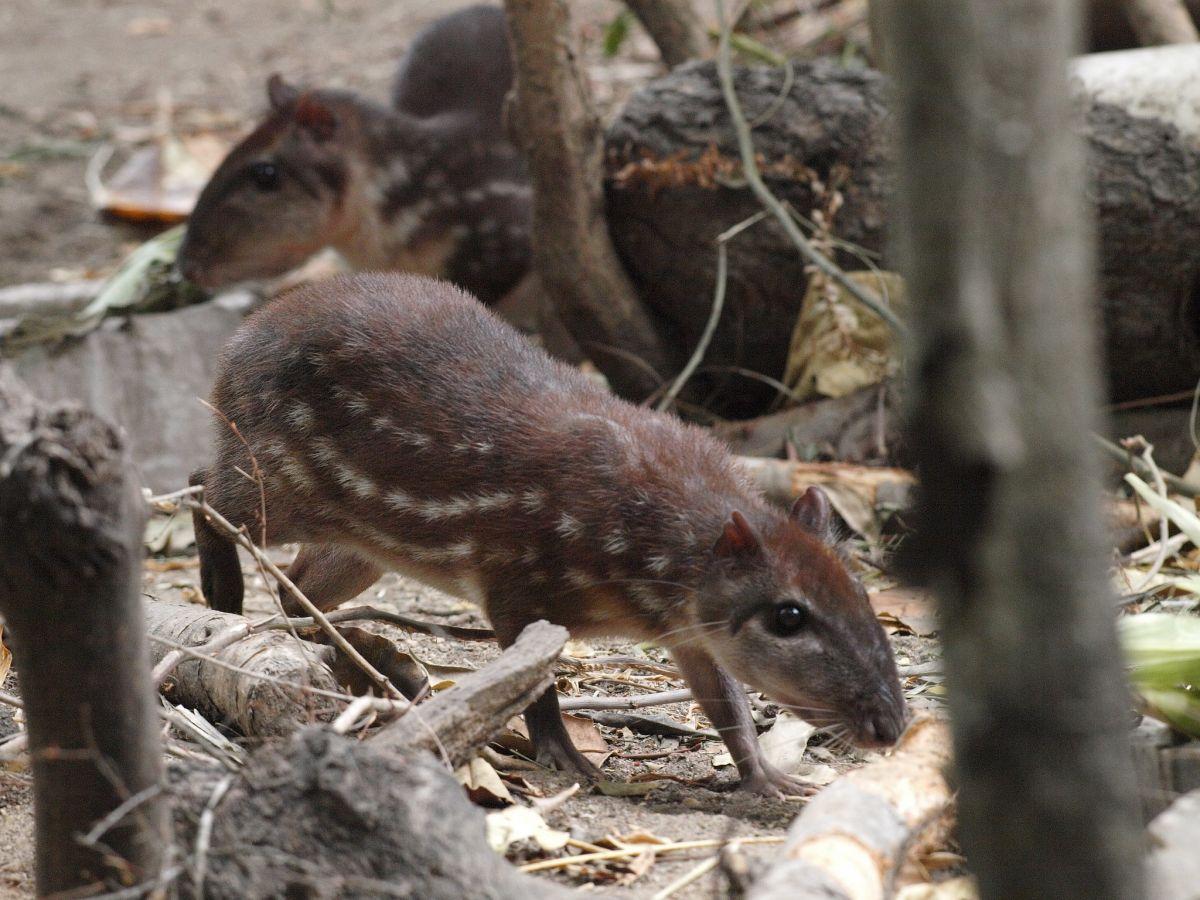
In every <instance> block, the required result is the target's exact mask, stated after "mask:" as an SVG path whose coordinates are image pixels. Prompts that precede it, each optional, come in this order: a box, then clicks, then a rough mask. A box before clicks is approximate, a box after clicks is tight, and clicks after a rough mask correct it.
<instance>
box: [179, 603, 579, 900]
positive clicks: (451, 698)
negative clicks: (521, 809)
mask: <svg viewBox="0 0 1200 900" xmlns="http://www.w3.org/2000/svg"><path fill="white" fill-rule="evenodd" d="M566 637H567V633H566V631H565V629H563V628H560V627H558V626H556V625H550V624H549V623H546V622H538V623H535V624H533V625H531V626H529V627H528V628H526V629H525V631H524V632H522V634H521V636H520V637H519V638H518V639H517V642H516V643H515V644H514V645H513V646H512V647H510V648H509V649H508V650H506V651H505V652H504V653H503V654H501V656H500V657H499V658H498V659H496V660H494V661H492V662H490V663H488V664H487V665H486V666H484V667H483V668H481V669H479V671H477V672H474V673H472V674H471V675H468V676H466V677H465V678H463V679H462V680H461V681H459V682H458V684H457V685H456V686H455V687H453V688H451V689H450V690H447V691H445V692H444V693H441V694H438V695H437V696H435V697H434V698H433V699H431V700H430V701H429V702H427V703H425V704H424V705H422V706H419V707H413V708H412V709H410V710H409V711H408V712H407V713H406V714H405V715H404V717H403V718H402V719H400V720H399V721H398V722H396V723H393V724H392V725H389V726H387V727H385V728H384V729H383V730H382V731H380V732H379V733H378V734H376V735H375V736H374V737H372V738H370V739H368V740H366V741H352V740H347V739H345V738H342V737H340V736H338V735H334V734H331V733H329V732H328V731H326V730H323V729H317V728H307V729H304V730H302V731H300V732H298V733H296V734H294V735H293V736H292V737H291V738H289V739H288V740H286V741H283V742H278V743H275V744H272V745H268V746H267V747H264V748H262V749H260V750H258V751H257V752H256V753H254V754H253V755H252V756H251V758H250V760H249V761H248V762H247V764H246V766H245V768H244V769H243V770H242V771H241V772H239V773H238V774H237V775H235V776H227V775H225V774H224V773H223V772H220V771H205V770H201V771H194V770H190V771H184V770H179V769H176V770H174V771H173V772H172V773H171V775H172V779H171V780H172V788H173V793H175V795H176V796H177V797H178V798H179V804H178V806H177V808H176V814H175V827H176V836H177V841H178V842H179V843H180V844H181V845H183V846H185V847H189V848H193V847H196V846H198V845H199V844H200V843H201V842H200V838H201V835H202V833H203V832H204V831H206V832H207V834H206V835H205V836H204V840H203V844H204V847H205V851H204V853H203V854H202V855H200V854H197V856H198V858H196V859H194V861H193V864H192V866H191V867H190V869H189V871H188V872H186V873H185V877H184V881H185V886H186V887H187V888H188V889H189V890H190V892H191V894H192V895H197V896H199V895H203V896H205V897H211V898H231V900H232V898H242V897H269V896H270V897H273V896H279V895H280V894H287V895H289V896H291V895H296V896H305V897H372V898H375V897H381V896H402V897H427V898H435V900H436V898H445V900H452V898H453V900H457V898H460V897H471V898H481V900H490V898H495V900H501V898H509V897H516V896H520V897H530V898H542V897H546V898H550V897H555V898H558V897H564V896H566V892H565V891H564V890H563V889H561V888H558V887H556V886H554V885H551V884H545V883H541V882H538V881H536V880H535V879H531V878H528V877H525V876H522V875H521V874H520V873H518V872H516V871H514V870H513V869H512V868H511V867H510V866H509V865H508V864H507V863H505V862H504V860H503V859H502V858H500V857H499V856H497V855H496V854H495V852H493V851H492V849H491V848H490V847H488V846H487V843H486V841H485V839H484V826H483V817H482V815H481V813H480V811H479V810H478V809H477V808H475V807H472V806H471V805H470V803H468V802H467V799H466V797H465V795H464V793H463V791H462V787H461V786H460V785H459V784H458V782H456V781H455V780H454V779H453V778H452V777H451V776H450V775H449V773H448V772H447V770H446V768H444V767H443V766H441V765H439V764H438V763H437V762H436V761H435V760H434V759H433V758H432V757H431V756H429V754H428V753H427V752H425V751H429V752H432V753H434V754H436V755H437V756H439V757H442V758H448V759H449V760H450V762H451V763H452V765H453V766H457V765H459V764H460V763H462V762H464V761H465V760H466V759H468V758H469V756H470V755H471V754H472V753H474V752H475V751H476V750H478V749H479V748H480V747H481V746H482V745H483V744H484V743H486V742H487V740H488V739H489V738H490V737H491V736H492V735H494V734H496V733H497V732H499V731H500V730H501V729H502V728H503V727H504V725H505V724H506V723H507V721H508V720H509V718H511V716H513V715H515V714H516V713H519V712H520V711H521V710H522V709H524V707H525V706H527V705H528V704H529V703H530V702H531V701H532V700H533V699H534V698H536V697H537V696H538V695H539V694H540V693H541V692H542V691H543V690H545V688H546V687H547V686H548V685H549V684H550V682H551V679H552V676H553V667H554V662H555V660H556V659H557V658H558V654H559V652H560V651H561V650H562V647H563V644H564V643H565V641H566ZM206 809H209V810H211V811H210V813H209V815H208V824H207V825H206V826H202V825H201V822H202V821H203V819H204V818H205V816H204V812H203V811H204V810H206Z"/></svg>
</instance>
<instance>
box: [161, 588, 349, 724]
mask: <svg viewBox="0 0 1200 900" xmlns="http://www.w3.org/2000/svg"><path fill="white" fill-rule="evenodd" d="M143 615H144V621H145V626H146V631H147V633H148V635H149V637H150V659H151V661H152V662H153V664H154V665H156V666H157V665H158V664H159V663H160V662H162V660H163V658H164V657H165V656H167V655H168V654H170V653H172V652H174V651H176V648H178V647H190V648H196V647H201V646H203V645H205V644H208V643H209V642H210V641H212V640H213V638H214V637H215V636H217V635H219V634H221V633H224V632H227V631H229V630H230V629H232V628H234V627H235V626H237V625H246V626H248V625H249V624H250V623H249V620H248V619H246V618H244V617H242V616H235V615H232V614H230V613H223V612H216V611H215V610H211V609H208V608H207V607H203V606H192V605H189V604H182V603H167V602H165V601H151V602H148V603H146V604H145V605H144V612H143ZM206 655H208V656H211V657H212V660H213V661H206V660H202V659H197V658H195V657H188V658H186V659H184V660H183V661H182V662H180V663H178V665H176V666H175V667H174V668H173V670H172V671H171V672H170V674H169V675H168V676H167V678H166V680H165V681H164V682H163V684H162V686H161V690H162V692H163V695H164V696H166V697H167V698H168V699H169V700H171V702H173V703H178V704H180V705H182V706H185V707H188V708H190V709H195V710H196V711H197V712H199V713H200V714H201V715H202V716H204V717H205V718H206V719H208V720H209V721H212V722H218V723H222V724H227V725H229V726H231V727H233V728H235V729H237V730H238V731H239V732H241V733H242V734H244V735H246V736H247V737H271V736H276V735H284V734H290V733H291V732H293V731H295V730H296V729H298V728H300V727H302V726H304V725H309V724H312V723H313V722H321V721H328V720H330V719H332V718H333V716H334V715H335V714H336V712H337V708H338V704H337V702H336V701H335V700H334V699H333V697H331V696H330V694H332V693H335V692H337V690H338V684H337V681H335V680H334V677H333V673H332V671H331V670H330V668H329V663H331V662H332V660H333V655H334V653H333V649H332V648H331V647H322V646H318V645H316V644H312V643H310V642H308V641H296V640H295V638H293V637H292V636H291V635H290V634H288V633H286V632H282V631H265V632H262V633H259V634H251V635H248V636H245V637H242V638H241V639H240V640H238V641H237V642H236V643H233V644H231V645H229V646H225V647H219V648H214V649H212V650H211V652H209V653H207V654H206Z"/></svg>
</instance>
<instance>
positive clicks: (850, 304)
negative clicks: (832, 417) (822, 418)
mask: <svg viewBox="0 0 1200 900" xmlns="http://www.w3.org/2000/svg"><path fill="white" fill-rule="evenodd" d="M846 274H847V277H849V278H850V279H851V280H852V281H854V282H856V283H857V284H859V285H861V286H863V287H865V288H868V289H870V290H872V291H874V292H875V293H876V294H877V295H878V296H879V297H880V298H881V299H883V300H884V301H885V303H886V304H887V305H888V306H889V307H890V308H892V309H894V310H897V311H899V312H900V313H903V311H904V307H905V292H904V280H903V279H902V278H901V277H900V276H899V275H897V274H896V273H894V272H878V273H877V272H847V273H846ZM893 338H894V335H893V334H892V330H891V328H890V327H889V326H888V324H887V323H886V322H884V321H883V320H882V319H880V318H879V317H878V316H877V315H875V314H874V313H873V312H871V311H870V310H868V309H867V308H866V307H864V306H863V305H862V304H861V303H860V302H859V301H858V300H856V299H855V298H854V297H853V296H852V295H851V294H850V293H849V292H848V291H846V290H845V289H844V288H842V287H841V286H839V285H837V284H835V283H833V282H831V281H829V280H828V279H827V278H825V277H824V276H822V275H815V276H814V277H813V278H811V279H810V280H809V283H808V291H807V293H806V294H805V295H804V306H803V307H802V308H801V312H800V316H799V318H797V319H796V326H795V328H794V329H793V331H792V341H791V349H790V350H789V351H788V361H787V367H786V369H785V370H784V377H783V383H784V384H786V385H787V386H788V387H789V388H791V389H792V390H793V392H794V393H795V394H796V395H797V400H798V401H801V402H802V401H804V400H807V399H810V398H812V397H815V396H825V397H844V396H846V395H847V394H852V393H853V392H854V391H857V390H859V389H860V388H864V387H866V386H868V385H871V384H877V383H879V382H880V381H882V380H883V379H884V378H886V377H888V376H889V375H892V374H894V373H895V372H896V370H897V368H898V365H899V364H898V362H897V360H896V357H895V354H894V352H893Z"/></svg>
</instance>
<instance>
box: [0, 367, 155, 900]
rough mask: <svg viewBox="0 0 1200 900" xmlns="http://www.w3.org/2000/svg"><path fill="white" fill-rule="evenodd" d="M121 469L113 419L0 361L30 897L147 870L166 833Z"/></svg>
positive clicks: (9, 596) (3, 583) (2, 575)
mask: <svg viewBox="0 0 1200 900" xmlns="http://www.w3.org/2000/svg"><path fill="white" fill-rule="evenodd" d="M131 472H132V467H131V465H130V462H129V458H128V456H127V454H126V452H125V449H124V446H123V445H122V441H121V439H120V437H119V435H118V433H117V431H116V429H115V428H113V427H112V426H111V425H109V424H108V423H106V422H104V421H102V420H100V419H99V418H97V417H95V416H93V415H91V414H90V413H88V412H86V411H85V410H83V409H81V408H80V407H78V406H74V405H58V406H51V407H47V406H40V405H37V404H35V403H34V401H33V400H32V398H31V397H30V396H29V395H28V394H27V393H26V392H25V389H24V388H23V387H22V386H21V385H20V384H19V383H18V382H17V381H16V379H15V377H13V376H11V375H10V374H8V372H7V370H5V369H3V368H2V367H0V614H2V615H3V616H4V618H5V619H6V620H7V621H6V629H7V630H8V631H9V632H10V633H11V637H12V651H13V657H14V660H15V663H16V668H17V672H18V673H19V676H20V680H21V693H22V697H23V700H24V702H25V715H26V721H27V724H28V729H29V745H30V755H31V757H32V760H33V778H34V819H35V828H36V838H37V854H36V861H35V866H36V875H37V889H38V894H39V895H41V896H46V895H50V894H57V893H59V892H66V891H71V890H77V889H81V888H87V889H89V890H92V891H95V890H97V889H98V888H99V889H105V888H107V889H110V890H115V889H117V888H122V887H129V886H131V885H134V884H141V883H143V882H147V881H150V880H152V879H155V878H157V876H158V874H159V869H160V866H161V863H162V851H163V848H164V847H165V846H166V842H167V838H168V834H167V831H166V807H165V805H164V803H163V800H162V798H161V797H160V796H157V794H156V791H157V786H158V781H159V774H160V760H159V754H158V735H157V730H156V718H155V715H154V709H155V702H156V701H155V698H154V695H153V692H152V690H151V686H150V669H149V665H148V662H147V660H148V656H147V653H146V647H145V636H144V634H143V632H142V627H141V608H140V593H141V561H142V549H141V547H142V528H143V524H144V522H145V512H144V505H143V503H142V501H141V498H140V496H139V495H138V491H137V485H136V483H135V482H134V480H133V478H132V477H131ZM135 798H136V799H135ZM126 801H131V802H130V805H129V806H128V808H127V811H126V812H124V813H122V814H120V815H117V816H115V817H114V820H113V822H112V827H110V828H107V829H103V833H102V834H100V835H98V837H97V839H96V840H95V841H93V842H92V843H88V842H86V841H84V840H81V838H80V835H81V834H84V833H86V832H88V831H90V830H91V829H92V828H93V826H96V825H97V823H99V822H100V821H101V820H103V819H104V818H105V817H106V816H109V815H111V814H114V813H116V812H117V811H118V810H119V808H120V807H121V806H122V804H124V803H126Z"/></svg>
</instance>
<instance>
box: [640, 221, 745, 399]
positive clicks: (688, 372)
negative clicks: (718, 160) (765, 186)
mask: <svg viewBox="0 0 1200 900" xmlns="http://www.w3.org/2000/svg"><path fill="white" fill-rule="evenodd" d="M766 215H767V212H766V210H762V211H760V212H757V213H755V214H754V215H752V216H750V218H748V219H745V220H744V221H741V222H739V223H738V224H736V225H734V226H733V227H732V228H730V229H728V230H727V231H724V232H722V233H721V234H719V235H717V284H716V288H715V289H714V291H713V304H712V312H710V313H709V314H708V321H707V322H706V323H705V324H704V331H703V332H702V333H701V335H700V340H699V341H697V342H696V349H695V350H693V351H692V355H691V358H690V359H688V361H687V365H685V366H684V367H683V369H682V371H680V373H679V374H678V375H677V376H676V377H675V380H674V381H672V382H671V386H670V387H669V388H667V392H666V394H664V395H663V398H662V399H661V400H660V401H658V406H657V407H656V408H657V409H658V410H659V411H662V410H665V409H669V408H670V406H671V404H672V403H674V402H675V398H676V397H678V396H679V392H680V391H682V390H683V386H684V385H685V384H687V382H688V379H689V378H691V377H692V375H694V374H695V372H696V368H697V367H698V366H699V365H700V361H701V360H702V359H704V354H705V353H707V352H708V345H709V344H710V343H712V339H713V335H714V334H715V333H716V331H717V323H718V322H720V321H721V311H722V310H723V309H724V308H725V289H726V287H727V286H728V283H729V252H728V250H727V249H726V247H725V245H726V244H727V243H728V242H729V240H730V239H732V238H734V237H737V236H738V235H739V234H741V233H742V232H743V231H745V230H746V229H747V228H750V227H751V226H752V225H756V224H758V223H759V222H761V221H762V220H763V219H764V218H766Z"/></svg>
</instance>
